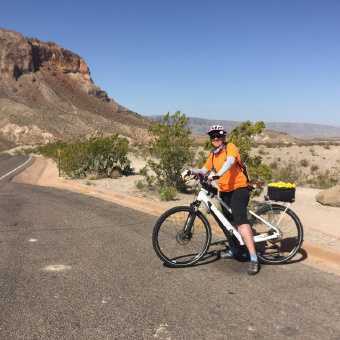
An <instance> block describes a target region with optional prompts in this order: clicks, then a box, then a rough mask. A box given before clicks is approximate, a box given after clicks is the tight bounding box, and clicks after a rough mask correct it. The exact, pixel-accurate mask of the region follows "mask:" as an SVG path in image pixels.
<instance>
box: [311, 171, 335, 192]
mask: <svg viewBox="0 0 340 340" xmlns="http://www.w3.org/2000/svg"><path fill="white" fill-rule="evenodd" d="M339 178H340V171H339V170H336V171H330V170H326V171H324V172H319V173H317V174H315V175H314V176H313V177H312V178H311V179H309V180H308V181H307V184H308V185H309V186H310V187H311V188H315V189H328V188H331V187H334V186H335V185H337V184H339Z"/></svg>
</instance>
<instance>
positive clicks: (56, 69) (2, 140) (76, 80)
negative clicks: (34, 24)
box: [0, 28, 147, 151]
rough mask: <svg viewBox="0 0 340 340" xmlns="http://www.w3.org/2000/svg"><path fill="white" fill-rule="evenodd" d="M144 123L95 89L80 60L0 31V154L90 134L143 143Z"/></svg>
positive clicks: (51, 46) (56, 48)
mask: <svg viewBox="0 0 340 340" xmlns="http://www.w3.org/2000/svg"><path fill="white" fill-rule="evenodd" d="M146 121H147V119H146V118H144V117H142V116H140V115H139V114H137V113H135V112H132V111H130V110H128V109H126V108H125V107H123V106H121V105H119V104H118V103H116V102H115V101H114V100H113V99H111V98H109V97H108V95H107V94H106V92H104V91H102V90H101V89H100V88H99V87H98V86H96V85H95V84H94V83H93V81H92V79H91V76H90V70H89V68H88V66H87V65H86V63H85V61H84V60H83V59H82V58H81V57H80V56H78V55H76V54H74V53H72V52H71V51H67V50H65V49H63V48H62V47H60V46H58V45H57V44H55V43H53V42H42V41H39V40H37V39H35V38H33V39H30V38H27V37H25V36H23V35H22V34H19V33H17V32H14V31H8V30H4V29H1V28H0V151H1V150H5V149H7V148H8V147H9V146H15V145H19V144H35V143H46V142H48V141H53V140H56V139H58V138H61V139H64V140H70V139H73V138H74V137H76V136H79V135H80V134H90V133H91V132H93V131H94V130H100V131H102V132H104V133H107V134H112V133H120V134H121V135H124V136H127V137H129V136H133V137H134V139H137V140H139V141H143V140H144V139H145V137H146V136H147V133H146Z"/></svg>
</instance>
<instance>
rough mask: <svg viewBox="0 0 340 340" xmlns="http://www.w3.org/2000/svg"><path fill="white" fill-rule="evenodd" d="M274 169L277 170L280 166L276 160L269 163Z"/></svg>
mask: <svg viewBox="0 0 340 340" xmlns="http://www.w3.org/2000/svg"><path fill="white" fill-rule="evenodd" d="M269 166H270V168H271V169H272V170H276V169H277V168H278V167H279V163H278V162H277V161H276V160H275V161H274V162H272V163H270V164H269Z"/></svg>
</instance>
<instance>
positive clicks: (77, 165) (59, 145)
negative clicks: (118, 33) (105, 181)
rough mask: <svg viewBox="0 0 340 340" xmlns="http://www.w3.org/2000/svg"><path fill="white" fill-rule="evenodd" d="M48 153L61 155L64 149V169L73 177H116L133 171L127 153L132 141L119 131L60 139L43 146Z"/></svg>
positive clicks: (41, 150)
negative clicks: (70, 139)
mask: <svg viewBox="0 0 340 340" xmlns="http://www.w3.org/2000/svg"><path fill="white" fill-rule="evenodd" d="M39 150H40V152H41V153H42V154H44V155H45V156H47V157H52V158H53V159H54V160H55V161H56V160H57V159H58V158H57V157H58V150H60V151H61V162H60V169H61V171H62V172H63V173H64V174H66V175H67V176H70V177H71V178H84V177H87V176H89V175H91V174H96V175H97V176H98V178H105V177H106V178H110V177H111V178H112V177H117V176H118V175H128V174H130V173H132V171H133V169H132V168H131V166H130V165H131V162H130V161H129V160H128V159H127V157H126V154H127V153H128V151H129V145H128V141H127V139H126V138H119V137H118V134H115V135H112V136H110V137H105V138H104V137H103V136H102V134H101V133H96V134H94V135H92V136H91V137H90V138H89V139H86V138H85V137H84V136H81V137H79V138H77V140H76V141H74V142H73V143H70V144H68V143H66V142H64V141H57V142H55V143H50V145H49V144H47V145H44V146H42V147H40V148H39Z"/></svg>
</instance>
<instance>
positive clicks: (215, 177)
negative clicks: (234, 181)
mask: <svg viewBox="0 0 340 340" xmlns="http://www.w3.org/2000/svg"><path fill="white" fill-rule="evenodd" d="M219 178H220V176H218V175H215V176H212V179H213V180H216V179H219Z"/></svg>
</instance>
